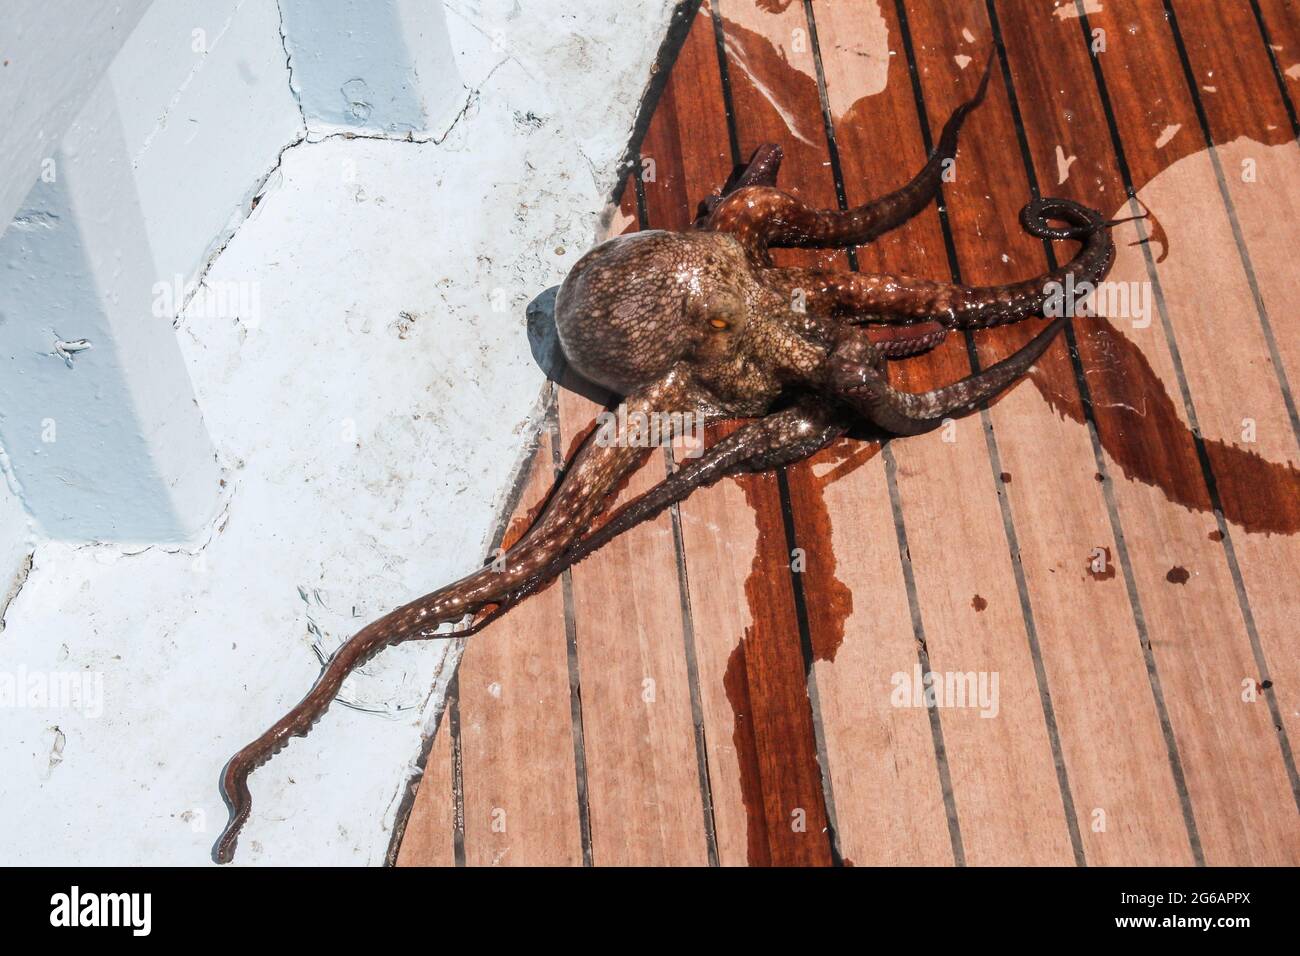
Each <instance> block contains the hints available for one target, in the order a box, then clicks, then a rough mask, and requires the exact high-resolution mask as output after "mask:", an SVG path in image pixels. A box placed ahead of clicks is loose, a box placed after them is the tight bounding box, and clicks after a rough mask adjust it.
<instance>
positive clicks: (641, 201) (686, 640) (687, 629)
mask: <svg viewBox="0 0 1300 956" xmlns="http://www.w3.org/2000/svg"><path fill="white" fill-rule="evenodd" d="M641 159H642V165H641V167H640V168H639V169H637V170H634V171H633V172H632V174H631V176H632V182H633V183H634V184H635V186H636V212H637V224H638V227H639V228H641V229H649V228H651V223H650V210H649V206H648V205H647V203H646V197H645V183H644V182H643V181H642V179H641V176H640V169H644V168H645V167H644V157H641ZM663 452H664V455H663V457H664V471H665V472H666V473H667V474H670V475H671V474H672V472H673V470H674V463H673V450H672V448H671V447H665V448H664V450H663ZM680 504H681V503H680V502H674V503H673V504H672V506H671V507H670V508H669V509H668V510H669V514H670V516H671V523H672V529H673V558H674V562H675V564H676V567H677V600H678V603H679V604H680V606H681V615H682V649H683V653H684V654H685V656H686V685H687V689H688V691H689V693H690V699H691V725H692V728H693V733H692V736H693V737H694V742H695V772H696V775H697V777H698V779H699V786H700V804H701V807H702V808H703V822H704V845H705V849H706V851H707V853H708V859H709V866H717V865H718V831H717V821H716V820H715V818H714V815H713V787H712V784H711V783H710V779H709V747H708V736H707V734H706V732H705V726H704V703H703V698H702V697H701V694H700V665H699V658H698V656H697V655H696V651H695V617H694V614H693V613H692V611H691V585H690V577H689V576H688V574H687V568H686V544H685V542H684V541H683V539H682V513H681V507H680Z"/></svg>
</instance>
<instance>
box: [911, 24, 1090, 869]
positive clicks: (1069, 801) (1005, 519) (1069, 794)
mask: <svg viewBox="0 0 1300 956" xmlns="http://www.w3.org/2000/svg"><path fill="white" fill-rule="evenodd" d="M895 7H896V8H897V10H898V17H899V28H900V30H901V32H902V34H903V43H904V46H905V48H906V50H907V55H908V56H909V57H912V56H914V51H913V46H912V36H911V30H910V28H909V25H908V19H907V10H906V8H905V5H904V3H903V0H895ZM990 18H991V27H992V33H993V41H994V45H995V47H996V49H997V54H998V59H999V67H1000V69H1001V72H1002V77H1003V83H1004V85H1005V86H1006V88H1007V90H1008V94H1009V95H1010V96H1012V106H1013V108H1012V110H1011V118H1012V122H1013V125H1015V127H1016V135H1017V137H1018V138H1023V137H1024V135H1025V134H1024V127H1023V123H1022V120H1021V116H1020V111H1019V110H1018V109H1015V108H1014V94H1013V93H1012V87H1011V72H1010V66H1009V64H1008V62H1007V57H1006V50H1005V48H1004V47H1003V44H1002V36H1001V33H1000V32H999V30H998V28H997V21H996V19H995V18H993V17H992V15H991V16H990ZM912 89H913V93H914V95H915V98H916V113H917V121H918V123H919V124H920V127H921V139H922V142H923V143H924V145H925V150H926V153H927V154H928V153H929V152H930V150H931V149H933V140H932V137H931V135H930V114H929V109H928V108H927V107H926V104H925V92H924V89H923V87H922V85H921V83H920V82H919V77H917V78H916V81H915V82H914V83H913V86H912ZM938 202H939V208H940V216H939V225H940V228H941V229H942V231H943V236H944V247H945V248H946V249H947V251H948V268H949V270H950V272H951V274H952V281H953V282H955V283H961V281H962V274H961V264H960V261H959V259H958V256H957V242H956V238H955V236H954V234H953V229H952V223H951V221H950V220H949V218H948V210H947V203H946V197H945V195H944V192H943V187H942V185H940V187H939V196H938ZM964 339H965V343H966V358H967V361H968V362H969V364H970V368H971V371H972V372H973V373H978V372H979V371H980V360H979V352H978V350H977V347H976V342H975V335H974V333H973V332H972V331H970V330H969V329H968V330H966V331H965V332H964ZM980 425H981V427H982V428H983V431H984V442H985V447H986V450H987V453H988V457H989V469H990V474H991V477H992V480H993V488H994V489H998V494H997V499H998V510H999V512H1000V514H1001V517H1002V530H1003V534H1004V536H1005V537H1006V541H1007V549H1008V557H1009V560H1010V564H1011V573H1012V577H1013V579H1014V580H1015V582H1016V596H1017V599H1018V600H1019V603H1020V615H1021V619H1022V620H1023V622H1024V625H1025V638H1026V640H1027V641H1028V643H1029V655H1030V660H1031V661H1032V662H1033V667H1034V680H1035V683H1036V684H1037V686H1038V697H1039V704H1040V706H1041V707H1042V711H1043V723H1044V725H1045V727H1046V730H1047V739H1048V745H1049V747H1050V748H1051V751H1052V763H1053V766H1054V767H1055V769H1056V784H1057V790H1058V792H1059V794H1060V796H1061V809H1062V813H1063V815H1064V818H1065V827H1066V832H1067V833H1068V834H1069V837H1070V847H1071V850H1072V852H1073V854H1074V862H1075V864H1076V865H1077V866H1086V865H1087V857H1086V855H1085V853H1084V849H1083V838H1082V836H1081V835H1080V833H1079V821H1078V815H1077V813H1076V812H1075V805H1074V792H1073V790H1072V788H1071V787H1070V776H1069V770H1068V768H1067V767H1066V763H1065V754H1064V752H1063V751H1062V749H1061V733H1060V728H1059V726H1058V724H1057V721H1056V707H1055V705H1054V704H1053V703H1052V691H1051V687H1050V686H1049V684H1048V679H1047V669H1046V667H1045V666H1044V664H1043V649H1042V644H1041V642H1040V641H1039V639H1038V622H1037V619H1036V618H1035V617H1034V608H1033V602H1032V601H1031V600H1030V597H1029V583H1028V581H1027V580H1026V578H1025V569H1024V565H1023V564H1022V563H1021V560H1020V537H1019V535H1018V534H1017V532H1016V523H1015V517H1014V515H1013V514H1012V512H1011V500H1010V493H1009V492H1005V491H1001V490H1000V485H1001V482H1002V479H1001V475H1002V455H1001V451H1000V449H999V447H998V442H997V438H996V436H995V435H994V433H993V421H992V416H991V414H990V412H989V408H988V403H987V402H985V403H984V404H983V405H982V406H981V407H980Z"/></svg>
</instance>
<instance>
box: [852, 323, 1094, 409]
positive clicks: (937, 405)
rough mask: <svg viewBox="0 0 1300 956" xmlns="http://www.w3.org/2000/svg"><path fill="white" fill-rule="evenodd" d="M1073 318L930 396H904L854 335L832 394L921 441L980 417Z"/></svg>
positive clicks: (857, 333) (857, 334)
mask: <svg viewBox="0 0 1300 956" xmlns="http://www.w3.org/2000/svg"><path fill="white" fill-rule="evenodd" d="M1069 321H1070V317H1069V316H1068V315H1062V316H1060V317H1058V318H1056V319H1053V320H1052V321H1051V322H1050V323H1048V325H1047V327H1046V328H1045V329H1043V330H1042V331H1041V332H1039V333H1038V334H1037V335H1036V336H1034V337H1033V338H1032V339H1031V340H1030V341H1029V342H1028V343H1027V344H1026V345H1025V346H1024V347H1022V348H1020V349H1019V350H1017V351H1016V352H1013V353H1012V354H1011V355H1009V356H1008V357H1007V358H1005V359H1003V360H1002V361H1000V362H998V363H997V364H995V365H991V366H989V367H988V368H987V369H984V370H983V371H981V372H977V373H975V374H974V375H970V376H968V377H966V378H964V379H962V380H961V381H959V382H955V383H954V384H952V385H947V386H944V387H943V388H936V389H934V390H932V391H929V392H920V393H914V392H901V391H899V390H898V389H896V388H894V387H893V386H891V385H890V384H889V380H888V378H887V377H886V375H885V373H884V370H883V368H881V363H880V362H879V361H878V355H877V354H876V352H875V350H874V348H873V347H872V346H871V344H870V343H869V342H868V341H867V339H866V338H865V336H863V334H862V330H861V329H852V330H850V331H849V332H848V334H846V335H845V337H844V338H843V339H841V341H840V344H839V345H838V346H837V347H836V349H835V352H834V353H833V354H832V356H831V362H830V374H829V382H828V389H829V391H830V393H831V394H832V395H834V396H836V397H838V398H840V399H841V400H843V401H845V402H847V403H848V404H849V405H850V406H852V407H853V408H854V409H855V410H857V411H858V412H859V413H860V414H862V415H864V416H865V417H866V418H868V419H869V420H871V421H872V422H874V423H875V424H877V425H879V426H880V427H881V428H883V429H885V430H886V431H888V432H891V433H893V434H895V435H919V434H921V433H922V432H928V431H931V430H933V429H935V428H938V427H939V426H940V425H941V424H943V421H944V419H946V418H955V417H958V416H960V415H965V414H967V413H969V412H972V411H974V410H975V409H976V408H978V407H979V406H980V405H981V404H982V403H983V402H985V401H987V400H989V399H991V398H993V397H995V396H996V395H998V394H999V393H1000V392H1002V391H1003V390H1005V389H1006V388H1007V387H1008V386H1010V385H1011V384H1012V383H1014V382H1015V381H1016V380H1017V379H1018V378H1020V377H1021V376H1022V375H1024V374H1025V373H1026V372H1028V371H1029V369H1030V368H1031V367H1032V366H1033V364H1034V362H1036V361H1037V360H1038V358H1039V356H1041V355H1042V354H1043V352H1045V351H1046V350H1047V347H1048V346H1049V345H1051V344H1052V340H1053V339H1054V338H1055V337H1056V335H1057V333H1059V332H1060V331H1061V330H1062V329H1063V328H1065V324H1066V323H1067V322H1069Z"/></svg>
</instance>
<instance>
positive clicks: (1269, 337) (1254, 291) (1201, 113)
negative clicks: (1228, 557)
mask: <svg viewBox="0 0 1300 956" xmlns="http://www.w3.org/2000/svg"><path fill="white" fill-rule="evenodd" d="M1164 3H1165V13H1166V17H1165V20H1166V22H1167V23H1168V24H1169V31H1170V33H1171V34H1173V38H1174V46H1175V47H1176V48H1177V50H1178V59H1179V62H1180V63H1181V64H1182V67H1183V77H1184V79H1185V80H1186V81H1187V90H1188V92H1189V93H1190V94H1191V98H1192V106H1193V108H1194V109H1195V110H1196V120H1197V122H1198V123H1199V124H1200V127H1201V136H1202V137H1203V138H1204V139H1205V147H1206V151H1207V152H1208V153H1209V154H1210V165H1211V166H1212V167H1213V168H1214V179H1215V182H1216V184H1217V185H1218V187H1219V198H1220V199H1222V200H1223V210H1224V212H1225V213H1226V214H1227V216H1228V225H1229V226H1230V227H1231V228H1232V240H1233V242H1234V243H1235V244H1236V246H1237V257H1238V258H1239V259H1240V260H1241V267H1242V269H1243V270H1244V272H1245V274H1246V283H1247V285H1249V286H1250V295H1251V299H1252V300H1253V301H1254V304H1255V315H1256V317H1257V318H1258V319H1259V327H1260V331H1261V332H1263V334H1264V342H1265V344H1266V345H1267V346H1268V356H1269V359H1270V360H1271V361H1272V363H1273V374H1274V375H1275V376H1276V378H1277V385H1278V388H1279V389H1281V391H1282V403H1283V405H1285V406H1286V413H1287V417H1288V418H1290V419H1291V434H1292V435H1293V436H1294V437H1295V440H1296V444H1297V445H1300V412H1298V411H1297V410H1296V403H1295V394H1294V393H1293V392H1292V391H1291V382H1290V380H1289V378H1288V377H1287V373H1286V366H1285V365H1284V364H1283V363H1282V353H1281V352H1280V351H1279V350H1278V346H1277V336H1276V335H1275V334H1274V333H1273V320H1272V319H1271V318H1270V316H1269V314H1268V306H1267V305H1266V304H1265V302H1264V293H1263V291H1262V290H1261V289H1260V287H1259V277H1258V276H1257V275H1256V273H1255V263H1254V260H1253V258H1252V257H1251V254H1250V249H1249V248H1248V247H1247V245H1246V236H1245V234H1244V233H1243V232H1242V230H1241V220H1240V218H1238V216H1237V205H1236V203H1234V202H1233V201H1232V193H1231V191H1230V190H1229V189H1228V180H1227V178H1226V177H1225V175H1224V172H1223V163H1222V162H1221V161H1220V159H1219V148H1218V146H1217V145H1216V144H1215V142H1214V133H1213V132H1212V131H1211V129H1210V117H1209V115H1208V114H1207V113H1206V112H1205V104H1204V103H1203V102H1202V101H1201V90H1200V87H1198V86H1197V85H1196V74H1195V73H1194V72H1193V70H1192V61H1191V59H1190V57H1188V55H1187V47H1186V45H1185V44H1184V43H1183V34H1182V31H1181V30H1179V29H1178V16H1177V14H1176V13H1175V12H1174V8H1173V4H1172V2H1171V0H1164ZM1297 799H1298V800H1300V797H1297Z"/></svg>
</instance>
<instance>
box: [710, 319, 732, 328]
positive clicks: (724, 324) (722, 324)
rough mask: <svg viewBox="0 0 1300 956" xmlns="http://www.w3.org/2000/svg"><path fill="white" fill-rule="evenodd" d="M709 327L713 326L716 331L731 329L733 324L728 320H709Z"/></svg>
mask: <svg viewBox="0 0 1300 956" xmlns="http://www.w3.org/2000/svg"><path fill="white" fill-rule="evenodd" d="M709 325H711V326H713V327H714V328H715V329H729V328H731V323H730V322H728V321H727V320H726V319H709Z"/></svg>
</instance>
